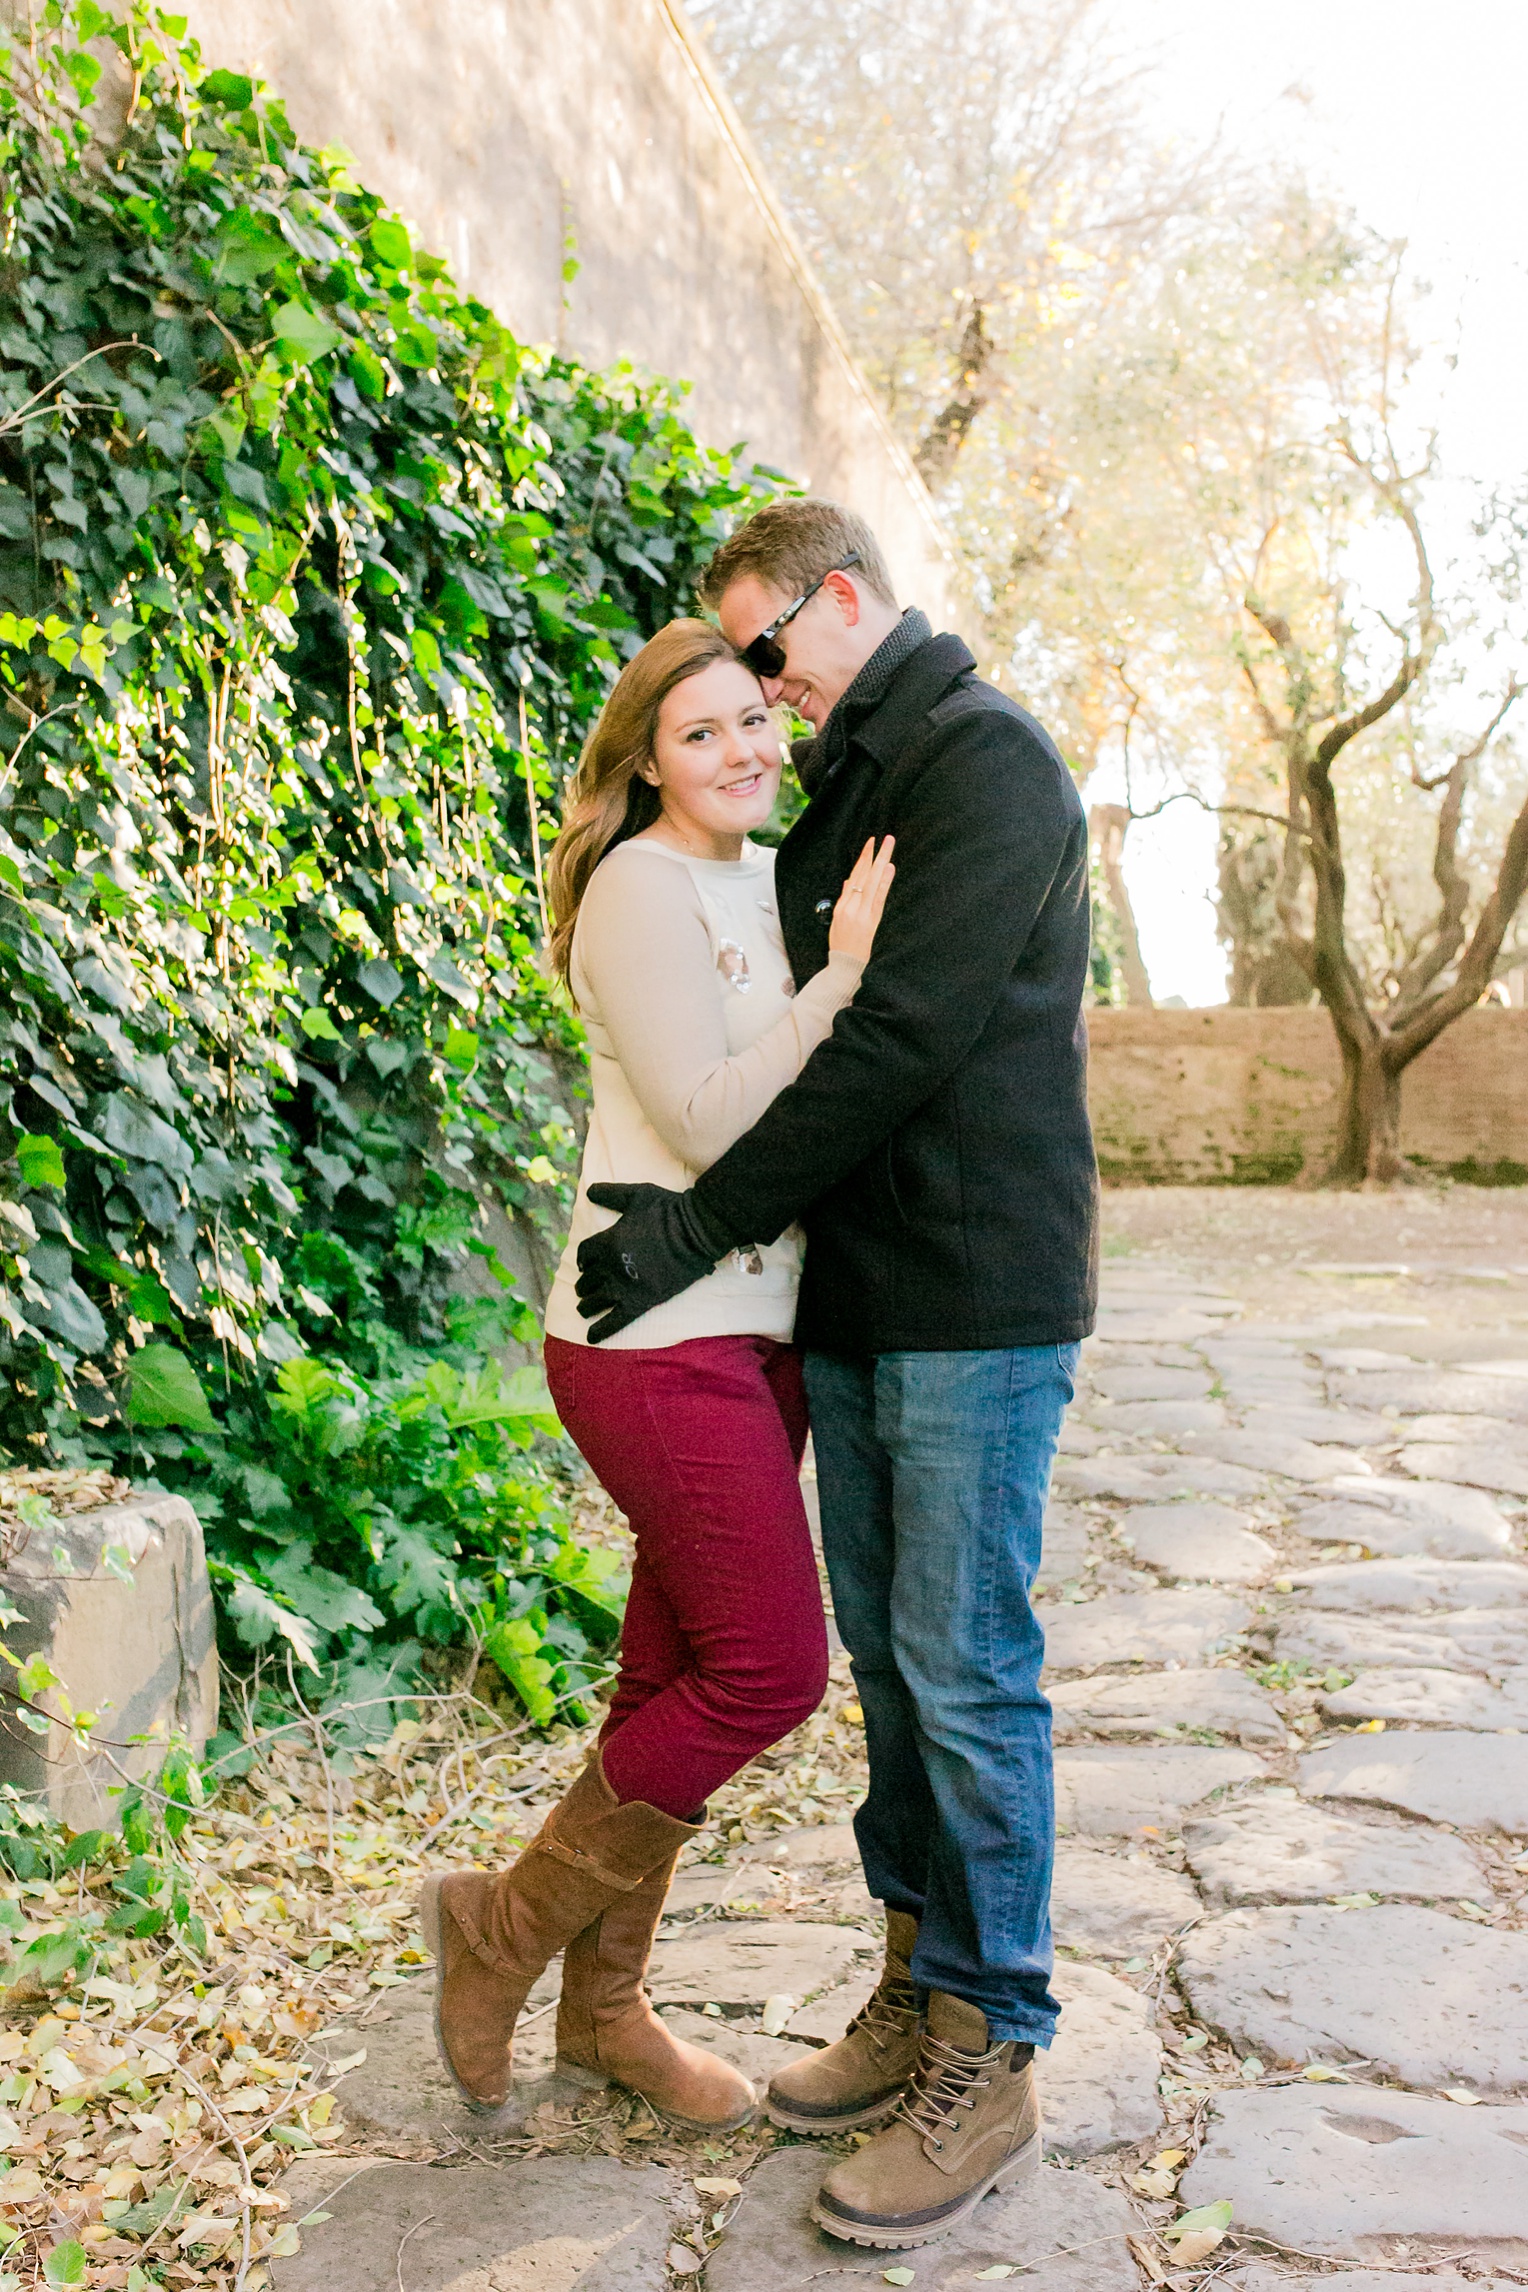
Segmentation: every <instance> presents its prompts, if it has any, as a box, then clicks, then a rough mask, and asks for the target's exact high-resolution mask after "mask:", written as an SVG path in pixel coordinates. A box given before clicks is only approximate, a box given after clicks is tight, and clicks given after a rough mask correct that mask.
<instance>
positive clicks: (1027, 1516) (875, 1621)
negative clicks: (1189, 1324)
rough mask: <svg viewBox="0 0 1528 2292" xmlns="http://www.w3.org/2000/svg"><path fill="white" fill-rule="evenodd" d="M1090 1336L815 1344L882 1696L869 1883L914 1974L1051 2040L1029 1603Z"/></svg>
mask: <svg viewBox="0 0 1528 2292" xmlns="http://www.w3.org/2000/svg"><path fill="white" fill-rule="evenodd" d="M1076 1367H1077V1347H1076V1346H1075V1345H1021V1346H1015V1347H1012V1348H1007V1349H1004V1350H1001V1351H993V1352H970V1353H883V1354H880V1355H878V1356H871V1355H853V1356H844V1355H840V1354H833V1353H809V1354H808V1355H807V1360H806V1386H807V1399H808V1403H809V1406H810V1411H811V1419H812V1441H813V1446H814V1449H815V1451H816V1457H817V1482H818V1493H819V1495H820V1497H821V1502H822V1541H823V1550H824V1554H825V1556H826V1559H827V1564H828V1576H829V1580H830V1582H831V1584H832V1587H833V1608H834V1615H835V1618H836V1620H837V1624H838V1629H839V1633H840V1636H841V1637H842V1639H843V1642H844V1645H845V1646H846V1647H847V1649H848V1651H849V1655H850V1659H851V1662H852V1665H853V1671H854V1683H855V1686H856V1687H857V1689H858V1690H859V1698H860V1703H861V1706H862V1708H863V1710H864V1714H865V1737H866V1746H867V1749H868V1752H869V1759H870V1788H869V1793H868V1795H867V1797H866V1799H865V1803H864V1805H863V1806H862V1807H861V1808H860V1810H859V1812H858V1813H857V1814H856V1816H855V1818H854V1828H855V1835H856V1837H857V1839H858V1841H859V1849H860V1855H861V1859H862V1860H863V1862H864V1865H865V1879H866V1883H867V1884H868V1886H869V1888H870V1891H871V1893H872V1894H873V1895H875V1896H876V1897H877V1899H878V1900H880V1901H882V1902H884V1903H885V1904H886V1906H887V1908H888V1909H892V1910H906V1911H909V1912H911V1914H912V1915H913V1916H914V1917H915V1918H917V1919H918V1921H919V1927H918V1947H917V1951H916V1954H915V1956H914V1958H913V1978H914V1980H915V1981H916V1982H918V1983H919V1984H921V1985H922V1986H923V1987H925V1988H927V1989H936V1990H944V1991H946V1992H948V1993H949V1994H950V1995H952V1996H954V1997H958V1998H964V1999H966V2000H967V2001H968V2002H969V2003H970V2004H972V2005H977V2006H980V2007H981V2009H982V2011H983V2013H984V2014H985V2015H986V2017H987V2025H988V2029H989V2031H990V2033H991V2037H992V2039H993V2040H994V2041H996V2040H997V2039H1000V2038H1003V2039H1006V2038H1018V2039H1021V2040H1023V2041H1024V2042H1026V2043H1028V2044H1033V2045H1048V2044H1049V2042H1050V2039H1051V2036H1052V2034H1053V2032H1054V2030H1055V2026H1056V2016H1057V2013H1058V2011H1059V2008H1058V2007H1057V2004H1056V2001H1055V1999H1054V1998H1053V1997H1052V1996H1051V1994H1050V1988H1049V1982H1050V1971H1051V1965H1052V1950H1051V1929H1050V1886H1051V1863H1052V1859H1053V1856H1054V1852H1055V1837H1056V1814H1055V1798H1054V1791H1053V1785H1052V1773H1051V1727H1050V1717H1051V1715H1050V1705H1049V1703H1048V1702H1047V1701H1046V1699H1045V1697H1044V1695H1042V1693H1041V1692H1040V1667H1041V1664H1042V1662H1043V1660H1044V1654H1045V1638H1044V1634H1043V1633H1042V1631H1041V1629H1040V1626H1039V1624H1038V1623H1037V1622H1036V1620H1035V1615H1034V1611H1033V1609H1032V1608H1031V1606H1030V1604H1029V1588H1030V1586H1031V1584H1032V1583H1033V1582H1034V1579H1035V1572H1036V1570H1037V1568H1038V1567H1039V1564H1040V1527H1041V1520H1042V1517H1043V1514H1044V1510H1045V1499H1046V1493H1047V1490H1048V1488H1049V1484H1050V1469H1051V1459H1052V1458H1053V1457H1054V1455H1055V1452H1056V1442H1057V1439H1058V1437H1059V1435H1060V1431H1061V1419H1062V1416H1063V1414H1064V1412H1065V1409H1066V1405H1067V1403H1068V1401H1070V1399H1071V1397H1072V1389H1073V1377H1074V1374H1075V1371H1076Z"/></svg>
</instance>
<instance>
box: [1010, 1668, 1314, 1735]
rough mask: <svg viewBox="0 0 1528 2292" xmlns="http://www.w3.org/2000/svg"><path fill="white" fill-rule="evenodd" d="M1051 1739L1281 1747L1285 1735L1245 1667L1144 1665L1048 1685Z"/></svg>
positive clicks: (1268, 1700) (1267, 1699)
mask: <svg viewBox="0 0 1528 2292" xmlns="http://www.w3.org/2000/svg"><path fill="white" fill-rule="evenodd" d="M1050 1699H1051V1708H1052V1710H1053V1712H1054V1714H1055V1736H1056V1741H1057V1742H1058V1743H1067V1742H1072V1741H1075V1740H1076V1739H1077V1738H1078V1737H1080V1736H1083V1735H1104V1736H1117V1737H1123V1736H1131V1735H1155V1736H1174V1735H1179V1736H1186V1735H1202V1734H1212V1735H1229V1736H1231V1737H1232V1738H1233V1740H1234V1741H1236V1742H1238V1743H1250V1744H1258V1745H1261V1746H1263V1747H1265V1748H1268V1747H1271V1748H1273V1749H1282V1748H1283V1746H1284V1745H1285V1744H1286V1743H1287V1742H1288V1740H1289V1737H1288V1735H1287V1733H1286V1732H1285V1728H1284V1722H1283V1720H1282V1719H1281V1718H1280V1717H1279V1714H1278V1712H1277V1710H1276V1709H1275V1708H1274V1704H1273V1699H1272V1697H1271V1696H1269V1695H1266V1694H1265V1693H1264V1691H1263V1689H1262V1688H1261V1687H1258V1686H1256V1685H1254V1683H1253V1682H1252V1681H1251V1680H1250V1679H1249V1678H1248V1677H1247V1675H1246V1673H1245V1672H1242V1671H1231V1670H1226V1669H1222V1670H1218V1671H1149V1672H1145V1673H1139V1674H1135V1675H1133V1676H1132V1677H1130V1678H1128V1679H1113V1678H1105V1679H1096V1678H1095V1679H1079V1680H1069V1681H1067V1682H1065V1683H1064V1684H1063V1685H1062V1686H1060V1687H1053V1688H1052V1689H1051V1690H1050Z"/></svg>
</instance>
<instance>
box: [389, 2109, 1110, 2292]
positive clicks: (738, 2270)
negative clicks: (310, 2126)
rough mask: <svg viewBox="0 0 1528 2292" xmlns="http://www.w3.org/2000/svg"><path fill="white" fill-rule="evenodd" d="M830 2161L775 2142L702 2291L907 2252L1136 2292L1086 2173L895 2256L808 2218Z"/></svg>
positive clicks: (794, 2290) (993, 2201)
mask: <svg viewBox="0 0 1528 2292" xmlns="http://www.w3.org/2000/svg"><path fill="white" fill-rule="evenodd" d="M830 2161H831V2154H830V2152H828V2151H827V2150H825V2149H823V2148H821V2147H819V2146H818V2145H817V2144H815V2143H813V2144H811V2145H810V2146H807V2145H803V2146H801V2147H799V2148H790V2149H776V2150H775V2151H774V2152H773V2154H772V2155H770V2156H768V2157H766V2158H765V2159H764V2160H763V2162H762V2164H760V2165H759V2166H758V2167H757V2168H756V2170H755V2171H754V2172H752V2173H750V2174H749V2176H748V2179H747V2181H746V2183H745V2185H744V2194H743V2197H742V2200H741V2202H740V2203H739V2204H738V2207H737V2210H736V2213H735V2214H734V2217H733V2220H732V2224H731V2226H730V2227H729V2228H728V2230H727V2232H726V2234H725V2235H724V2236H723V2238H722V2240H721V2242H720V2244H719V2245H718V2246H717V2247H716V2250H715V2251H714V2252H713V2253H712V2255H711V2258H710V2260H709V2262H708V2263H707V2266H706V2286H707V2292H801V2287H802V2286H803V2285H804V2284H808V2283H811V2282H813V2281H814V2280H815V2279H816V2278H818V2277H820V2276H828V2277H831V2278H833V2279H834V2280H835V2281H836V2280H838V2279H840V2278H843V2277H848V2276H863V2277H866V2278H867V2279H868V2280H869V2281H870V2282H871V2283H872V2284H878V2283H880V2282H882V2281H883V2279H884V2276H885V2271H886V2269H887V2268H888V2267H889V2266H891V2265H893V2264H894V2263H896V2262H899V2261H903V2260H905V2261H906V2264H907V2265H908V2266H909V2267H911V2268H912V2270H913V2272H914V2275H915V2277H916V2279H917V2286H918V2292H955V2287H957V2286H959V2287H961V2292H964V2288H965V2287H966V2286H968V2285H969V2284H970V2283H971V2282H972V2280H973V2278H974V2277H975V2276H976V2275H977V2274H979V2272H980V2271H981V2270H982V2269H984V2268H992V2267H999V2266H1002V2265H1004V2264H1007V2265H1009V2266H1017V2267H1019V2268H1020V2269H1022V2270H1023V2274H1022V2276H1021V2278H1020V2279H1019V2281H1020V2282H1022V2284H1023V2285H1024V2286H1025V2292H1138V2286H1139V2279H1138V2277H1137V2275H1136V2268H1135V2262H1134V2261H1133V2260H1132V2259H1131V2257H1130V2252H1129V2248H1128V2247H1127V2245H1126V2243H1125V2237H1126V2234H1127V2232H1128V2231H1129V2230H1130V2229H1131V2227H1132V2226H1133V2220H1132V2215H1131V2211H1130V2207H1129V2205H1128V2204H1127V2203H1126V2201H1125V2199H1124V2198H1123V2197H1122V2196H1121V2195H1120V2194H1119V2192H1118V2190H1117V2189H1111V2188H1106V2187H1105V2186H1104V2185H1103V2184H1102V2183H1101V2182H1099V2181H1096V2180H1094V2179H1093V2178H1092V2177H1091V2176H1090V2175H1089V2174H1087V2173H1077V2172H1067V2171H1065V2170H1063V2169H1062V2168H1061V2167H1059V2166H1055V2165H1045V2166H1042V2168H1041V2170H1040V2172H1039V2173H1038V2174H1037V2175H1035V2176H1034V2177H1033V2178H1032V2179H1030V2180H1027V2181H1024V2182H1022V2183H1021V2184H1020V2186H1019V2187H1017V2188H1016V2189H1014V2190H1013V2191H1012V2192H1005V2193H1002V2194H999V2195H997V2196H992V2197H988V2198H987V2199H986V2200H985V2202H984V2203H982V2204H980V2205H978V2207H977V2209H976V2211H975V2212H974V2213H973V2214H972V2216H971V2218H970V2219H969V2220H968V2221H967V2222H966V2223H965V2225H964V2226H963V2227H961V2228H958V2229H956V2230H955V2231H954V2232H953V2233H952V2234H951V2235H949V2236H945V2237H941V2238H940V2239H939V2241H938V2243H937V2244H928V2245H923V2246H920V2247H919V2248H918V2249H917V2250H916V2251H914V2252H909V2253H907V2254H902V2253H898V2252H869V2251H866V2250H864V2249H863V2248H862V2247H860V2246H859V2245H855V2244H845V2243H842V2242H840V2240H839V2239H838V2238H837V2237H834V2236H824V2235H823V2234H822V2232H821V2230H820V2229H817V2228H814V2227H813V2225H812V2222H811V2218H810V2214H809V2211H808V2207H809V2206H810V2204H811V2201H812V2198H813V2197H814V2196H815V2195H816V2193H817V2190H818V2188H819V2187H820V2185H821V2182H822V2178H823V2175H824V2174H825V2173H826V2171H827V2169H828V2166H829V2163H830ZM380 2281H381V2280H380V2279H379V2282H380ZM578 2292H584V2287H583V2286H582V2284H580V2285H579V2287H578Z"/></svg>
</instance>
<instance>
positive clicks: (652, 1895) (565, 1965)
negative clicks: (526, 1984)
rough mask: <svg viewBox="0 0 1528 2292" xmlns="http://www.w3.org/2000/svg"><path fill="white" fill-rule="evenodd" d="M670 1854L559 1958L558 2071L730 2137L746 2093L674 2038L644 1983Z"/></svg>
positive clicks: (712, 2060)
mask: <svg viewBox="0 0 1528 2292" xmlns="http://www.w3.org/2000/svg"><path fill="white" fill-rule="evenodd" d="M678 1853H679V1849H678V1847H677V1846H676V1847H675V1849H674V1852H673V1854H671V1855H670V1856H669V1857H668V1859H667V1860H666V1861H664V1862H661V1863H658V1864H656V1865H655V1866H654V1868H653V1869H652V1870H650V1871H649V1872H648V1874H647V1876H646V1877H645V1878H644V1879H643V1881H642V1883H641V1885H640V1886H637V1887H634V1888H633V1889H632V1891H631V1892H630V1893H629V1894H622V1895H619V1896H618V1897H617V1898H616V1900H615V1901H614V1902H612V1903H611V1904H610V1906H609V1908H608V1909H605V1910H602V1911H601V1912H600V1914H599V1916H598V1917H597V1918H595V1919H594V1920H592V1921H591V1923H590V1924H589V1925H587V1926H586V1927H585V1928H584V1930H583V1932H582V1933H581V1934H579V1935H577V1936H576V1937H575V1938H574V1940H573V1941H571V1942H570V1943H569V1944H568V1946H567V1949H566V1950H565V1951H564V1952H563V1960H562V1996H561V1998H560V1999H559V2001H558V2005H557V2066H558V2068H559V2069H572V2070H574V2071H576V2072H581V2073H582V2074H584V2075H587V2076H589V2077H592V2078H596V2079H598V2081H599V2082H600V2083H601V2084H603V2083H604V2082H605V2081H606V2080H607V2079H610V2078H613V2079H614V2080H615V2082H616V2084H617V2085H625V2086H627V2087H629V2088H630V2090H631V2091H632V2092H633V2093H640V2094H641V2096H642V2098H643V2100H644V2101H648V2102H650V2103H651V2104H652V2106H653V2108H655V2109H661V2110H662V2112H663V2114H664V2115H665V2116H666V2117H672V2118H674V2119H676V2120H677V2121H678V2123H680V2124H682V2125H688V2126H692V2127H693V2128H695V2129H696V2130H697V2131H703V2132H730V2131H731V2129H732V2128H733V2127H734V2126H736V2125H744V2124H746V2123H747V2121H748V2119H749V2118H750V2117H751V2116H752V2115H753V2113H754V2110H755V2109H756V2108H757V2107H758V2096H757V2094H756V2093H755V2092H754V2089H753V2087H752V2086H751V2085H750V2084H749V2082H748V2080H747V2078H746V2077H744V2076H743V2075H742V2074H741V2072H740V2071H738V2070H736V2069H734V2068H733V2067H732V2065H731V2064H730V2062H726V2061H719V2060H718V2059H717V2058H716V2056H715V2055H714V2054H711V2053H707V2052H705V2051H704V2050H703V2049H702V2048H701V2047H700V2046H698V2045H687V2044H686V2043H685V2041H684V2040H683V2038H679V2037H675V2036H674V2034H673V2032H672V2031H671V2030H670V2029H667V2028H666V2027H665V2026H664V2023H663V2022H662V2021H661V2020H660V2018H659V2016H658V2015H657V2014H655V2013H654V2012H653V2009H652V2007H651V2005H650V2004H649V2003H648V1998H647V1992H646V1990H645V1989H644V1988H643V1986H642V1977H643V1975H644V1974H645V1973H646V1972H647V1961H648V1958H649V1957H650V1955H651V1953H652V1946H653V1936H654V1934H655V1933H656V1932H657V1930H658V1920H659V1919H660V1918H661V1917H662V1915H663V1903H664V1898H665V1896H666V1895H667V1893H668V1890H669V1882H670V1880H671V1879H672V1877H673V1875H674V1863H675V1860H676V1859H677V1856H678Z"/></svg>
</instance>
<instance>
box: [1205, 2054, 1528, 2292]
mask: <svg viewBox="0 0 1528 2292" xmlns="http://www.w3.org/2000/svg"><path fill="white" fill-rule="evenodd" d="M1525 2149H1528V2109H1522V2108H1490V2107H1487V2108H1481V2109H1460V2108H1458V2107H1456V2106H1455V2104H1454V2103H1453V2102H1452V2101H1441V2100H1437V2099H1435V2098H1434V2097H1433V2096H1432V2095H1431V2094H1421V2093H1394V2092H1376V2091H1374V2090H1372V2089H1370V2090H1365V2089H1364V2088H1362V2087H1357V2086H1342V2085H1320V2086H1310V2085H1285V2086H1271V2087H1264V2088H1263V2089H1262V2090H1261V2091H1258V2092H1247V2093H1225V2094H1221V2095H1220V2096H1219V2097H1218V2098H1217V2099H1216V2101H1215V2103H1214V2106H1213V2109H1212V2112H1211V2116H1210V2122H1209V2127H1208V2130H1207V2133H1206V2136H1205V2141H1204V2145H1203V2147H1202V2148H1201V2149H1200V2151H1199V2154H1198V2156H1197V2157H1196V2158H1195V2160H1194V2162H1193V2163H1192V2165H1190V2167H1189V2169H1188V2171H1187V2172H1186V2173H1185V2174H1184V2176H1183V2179H1182V2181H1181V2182H1180V2183H1179V2188H1178V2193H1179V2195H1180V2197H1181V2198H1182V2200H1183V2202H1184V2203H1185V2204H1189V2205H1200V2204H1214V2203H1216V2202H1218V2201H1219V2200H1220V2199H1221V2198H1229V2199H1230V2202H1231V2204H1232V2206H1233V2208H1234V2218H1235V2225H1236V2227H1237V2228H1238V2229H1239V2230H1240V2231H1241V2233H1242V2234H1243V2235H1246V2236H1264V2237H1267V2238H1268V2239H1269V2240H1270V2241H1271V2242H1275V2243H1278V2244H1283V2245H1289V2246H1293V2247H1294V2249H1295V2250H1296V2251H1297V2252H1301V2253H1320V2254H1323V2255H1327V2254H1330V2255H1332V2256H1333V2257H1335V2258H1339V2259H1343V2260H1349V2259H1351V2260H1383V2259H1386V2258H1389V2257H1395V2258H1397V2259H1402V2260H1403V2261H1410V2262H1412V2263H1416V2262H1418V2261H1423V2260H1425V2259H1426V2258H1427V2256H1428V2255H1429V2253H1436V2254H1437V2255H1438V2256H1439V2257H1440V2258H1447V2259H1449V2260H1458V2259H1460V2258H1462V2257H1463V2256H1464V2255H1465V2254H1468V2255H1469V2256H1470V2257H1471V2259H1472V2260H1478V2261H1479V2262H1483V2263H1484V2264H1485V2266H1486V2267H1487V2268H1488V2269H1489V2267H1490V2266H1491V2265H1492V2263H1493V2262H1494V2263H1495V2264H1497V2265H1498V2266H1501V2267H1505V2268H1510V2269H1513V2270H1514V2271H1516V2270H1519V2269H1521V2268H1522V2267H1523V2265H1524V2264H1525V2262H1528V2172H1525V2171H1524V2168H1523V2152H1524V2150H1525ZM1279 2281H1280V2283H1281V2284H1288V2283H1289V2282H1290V2278H1289V2277H1288V2276H1287V2275H1284V2276H1281V2277H1280V2279H1279ZM1295 2281H1299V2280H1298V2279H1296V2280H1295ZM1311 2281H1312V2282H1314V2283H1319V2284H1321V2285H1323V2286H1325V2285H1331V2286H1332V2287H1333V2292H1339V2288H1340V2287H1345V2286H1347V2285H1349V2284H1352V2283H1354V2282H1355V2281H1357V2282H1362V2281H1363V2279H1362V2278H1359V2279H1356V2280H1355V2279H1354V2278H1352V2277H1349V2276H1338V2277H1330V2276H1320V2277H1316V2278H1313V2279H1311ZM1378 2281H1382V2282H1384V2283H1385V2284H1386V2285H1393V2284H1403V2283H1405V2281H1406V2278H1405V2277H1404V2276H1386V2277H1384V2278H1383V2279H1376V2282H1378ZM1425 2281H1426V2282H1427V2283H1429V2284H1435V2283H1437V2282H1438V2281H1439V2279H1438V2278H1437V2277H1431V2276H1430V2277H1427V2278H1426V2279H1425ZM1443 2281H1444V2282H1445V2283H1446V2282H1447V2279H1446V2278H1444V2279H1443Z"/></svg>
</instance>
